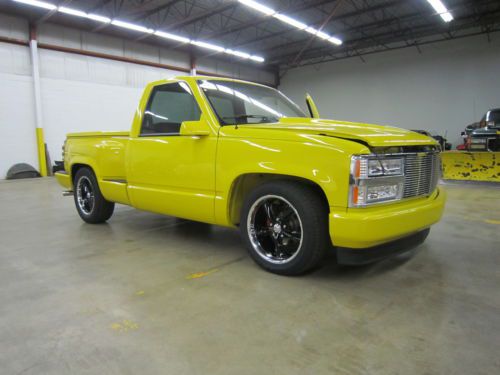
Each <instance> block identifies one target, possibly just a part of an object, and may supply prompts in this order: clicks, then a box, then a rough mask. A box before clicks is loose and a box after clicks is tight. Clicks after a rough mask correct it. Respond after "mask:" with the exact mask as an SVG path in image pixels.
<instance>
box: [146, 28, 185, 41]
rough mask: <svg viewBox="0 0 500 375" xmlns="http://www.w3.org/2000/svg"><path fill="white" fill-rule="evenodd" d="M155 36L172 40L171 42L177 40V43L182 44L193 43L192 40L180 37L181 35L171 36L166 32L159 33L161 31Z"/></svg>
mask: <svg viewBox="0 0 500 375" xmlns="http://www.w3.org/2000/svg"><path fill="white" fill-rule="evenodd" d="M155 35H156V36H159V37H160V38H165V39H170V40H175V41H177V42H181V43H189V42H191V40H190V39H188V38H185V37H183V36H180V35H175V34H170V33H166V32H164V31H159V30H156V31H155Z"/></svg>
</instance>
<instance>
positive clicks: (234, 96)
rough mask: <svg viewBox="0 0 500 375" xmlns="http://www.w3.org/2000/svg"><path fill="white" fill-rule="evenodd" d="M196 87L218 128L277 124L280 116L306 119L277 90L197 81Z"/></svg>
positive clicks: (222, 81) (248, 84) (295, 106)
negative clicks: (208, 104)
mask: <svg viewBox="0 0 500 375" xmlns="http://www.w3.org/2000/svg"><path fill="white" fill-rule="evenodd" d="M199 86H200V87H201V89H202V90H203V92H204V93H205V95H206V97H207V98H208V101H209V102H210V104H211V105H212V108H213V109H214V111H215V113H216V114H217V117H218V118H219V121H220V123H221V125H240V124H260V123H270V122H278V121H279V119H280V118H281V117H307V116H306V115H305V113H304V112H302V110H301V109H300V108H299V107H298V106H297V105H296V104H295V103H294V102H292V101H291V100H290V99H288V98H287V97H286V96H285V95H283V94H282V93H281V92H279V91H278V90H275V89H272V88H270V87H266V86H258V85H253V84H250V83H243V82H232V81H224V80H217V79H213V80H212V79H211V80H201V81H200V83H199Z"/></svg>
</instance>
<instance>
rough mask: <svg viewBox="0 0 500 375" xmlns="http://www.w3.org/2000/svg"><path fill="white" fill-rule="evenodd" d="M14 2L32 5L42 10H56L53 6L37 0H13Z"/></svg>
mask: <svg viewBox="0 0 500 375" xmlns="http://www.w3.org/2000/svg"><path fill="white" fill-rule="evenodd" d="M14 1H15V2H16V3H23V4H27V5H33V6H35V7H39V8H44V9H48V10H54V9H56V8H57V7H56V6H55V5H54V4H50V3H46V2H45V1H38V0H14Z"/></svg>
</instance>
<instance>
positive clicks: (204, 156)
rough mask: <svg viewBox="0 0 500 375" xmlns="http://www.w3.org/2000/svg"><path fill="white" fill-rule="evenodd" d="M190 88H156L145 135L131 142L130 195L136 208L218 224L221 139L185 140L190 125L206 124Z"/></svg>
mask: <svg viewBox="0 0 500 375" xmlns="http://www.w3.org/2000/svg"><path fill="white" fill-rule="evenodd" d="M203 118H204V116H203V114H202V112H201V110H200V108H199V106H198V104H197V102H196V100H195V98H194V96H193V94H192V92H191V89H190V88H189V86H188V85H187V84H186V83H185V82H175V83H168V84H164V85H160V86H156V87H155V88H154V89H153V91H152V92H151V95H150V98H149V101H148V104H147V106H146V109H145V112H144V116H143V121H142V124H141V129H140V132H139V135H138V136H137V137H133V138H132V139H131V140H130V144H129V150H128V156H127V158H128V170H127V177H128V192H129V196H130V199H131V202H132V205H133V206H134V207H136V208H139V209H142V210H146V211H152V212H157V213H161V214H166V215H173V216H178V217H183V218H187V219H191V220H198V221H204V222H208V223H212V222H213V221H214V197H215V152H216V147H217V134H216V132H215V131H213V130H212V129H210V127H209V126H208V124H207V129H210V132H209V134H208V135H203V136H185V135H181V133H180V128H181V124H182V122H184V121H200V120H201V121H204V120H203Z"/></svg>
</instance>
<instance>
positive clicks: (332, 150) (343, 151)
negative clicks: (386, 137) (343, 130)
mask: <svg viewBox="0 0 500 375" xmlns="http://www.w3.org/2000/svg"><path fill="white" fill-rule="evenodd" d="M366 152H369V151H368V149H367V148H366V146H363V145H361V144H359V143H356V142H352V141H347V140H343V139H337V138H331V137H324V136H320V135H317V136H316V135H307V137H304V138H303V140H301V141H285V140H276V139H262V138H236V137H221V138H220V139H219V145H218V152H217V167H216V190H217V192H216V201H215V217H216V221H217V223H218V224H221V225H231V219H230V216H231V215H230V205H231V193H232V191H233V188H234V184H235V181H238V179H239V177H240V176H242V175H247V174H262V175H279V176H290V177H297V178H300V179H304V180H308V181H311V182H312V183H314V184H316V185H318V186H319V187H320V188H321V189H322V190H323V192H324V194H325V196H326V198H327V200H328V204H329V206H330V207H337V208H338V207H346V204H347V197H348V187H349V168H350V156H351V155H353V154H357V153H366Z"/></svg>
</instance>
